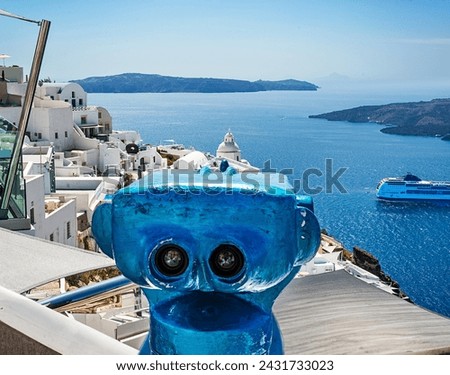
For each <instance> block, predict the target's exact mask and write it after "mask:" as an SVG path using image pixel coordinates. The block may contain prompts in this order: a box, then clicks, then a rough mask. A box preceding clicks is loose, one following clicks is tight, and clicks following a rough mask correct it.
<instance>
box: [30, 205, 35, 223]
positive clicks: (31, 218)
mask: <svg viewBox="0 0 450 375" xmlns="http://www.w3.org/2000/svg"><path fill="white" fill-rule="evenodd" d="M30 222H31V224H33V225H34V224H36V221H35V218H34V207H31V208H30Z"/></svg>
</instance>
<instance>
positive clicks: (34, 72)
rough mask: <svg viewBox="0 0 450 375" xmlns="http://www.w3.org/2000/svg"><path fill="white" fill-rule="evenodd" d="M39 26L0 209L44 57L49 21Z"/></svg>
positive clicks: (6, 198) (11, 181) (6, 199)
mask: <svg viewBox="0 0 450 375" xmlns="http://www.w3.org/2000/svg"><path fill="white" fill-rule="evenodd" d="M39 26H40V29H39V36H38V40H37V43H36V49H35V51H34V57H33V64H32V65H31V71H30V79H29V81H28V85H27V89H26V91H25V99H24V102H23V107H22V112H21V114H20V120H19V127H18V130H17V136H16V140H15V143H14V147H13V150H12V153H11V163H10V165H9V168H8V175H7V177H6V181H5V189H4V192H3V197H2V201H1V207H0V210H7V209H8V205H9V199H10V198H11V192H12V187H13V184H14V177H15V175H16V173H17V168H18V166H19V161H20V158H21V152H22V146H23V141H24V139H25V133H26V130H27V125H28V120H29V118H30V113H31V108H32V106H33V99H34V93H35V91H36V86H37V83H38V79H39V72H40V70H41V65H42V60H43V57H44V50H45V45H46V43H47V37H48V32H49V29H50V21H47V20H42V21H41V22H39Z"/></svg>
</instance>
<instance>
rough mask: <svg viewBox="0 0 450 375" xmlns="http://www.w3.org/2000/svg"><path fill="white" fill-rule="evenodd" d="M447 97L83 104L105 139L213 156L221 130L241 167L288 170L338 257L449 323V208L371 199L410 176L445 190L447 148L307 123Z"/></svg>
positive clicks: (125, 97) (127, 99)
mask: <svg viewBox="0 0 450 375" xmlns="http://www.w3.org/2000/svg"><path fill="white" fill-rule="evenodd" d="M449 96H450V93H449V92H448V90H446V88H443V89H439V88H435V89H429V90H406V91H403V90H393V89H391V90H385V89H383V90H361V89H358V90H355V91H352V90H346V91H342V90H327V89H320V90H318V91H317V92H307V91H305V92H261V93H235V94H234V93H233V94H90V95H89V102H90V103H92V104H96V105H101V106H104V107H106V108H107V109H108V110H109V112H110V113H111V115H112V117H113V128H114V129H118V130H127V129H128V130H137V131H139V132H140V134H141V136H142V139H143V140H144V142H145V143H150V144H159V143H160V142H162V141H163V140H166V139H174V140H176V141H177V142H179V143H183V144H184V145H185V146H194V147H195V148H196V149H198V150H201V151H205V152H206V151H208V152H211V153H215V151H216V149H217V146H218V145H219V143H220V142H221V141H222V140H223V136H224V134H225V133H226V132H227V131H228V130H229V129H231V131H232V132H233V134H234V136H235V139H236V141H237V143H238V144H239V146H240V148H241V151H242V157H243V158H245V159H247V160H249V161H250V162H251V164H253V165H256V166H258V167H263V166H264V165H265V163H267V161H270V166H271V167H272V168H276V169H277V170H278V171H280V170H281V169H286V168H288V169H292V170H291V171H288V172H290V173H289V178H290V180H291V182H292V183H297V182H298V183H299V184H300V187H302V188H303V191H307V192H309V193H312V192H315V190H321V191H320V192H315V194H313V197H314V203H315V212H316V215H317V217H318V219H319V222H320V224H321V226H322V228H326V229H327V231H328V232H329V233H330V234H332V235H333V236H335V237H336V238H337V239H339V240H340V241H342V242H343V243H344V245H345V246H346V247H347V248H349V249H351V248H352V247H353V246H360V247H362V248H364V249H366V250H368V251H370V252H371V253H372V254H374V255H375V256H376V257H377V258H378V259H379V261H380V263H381V266H382V268H383V270H384V271H385V273H387V274H388V275H390V276H391V277H392V278H393V279H394V280H396V281H398V282H399V284H400V286H401V288H402V290H404V291H405V293H406V294H408V295H409V296H410V297H411V299H412V300H413V301H414V302H415V303H416V304H418V305H420V306H422V307H424V308H427V309H430V310H433V311H436V312H438V313H440V314H442V315H446V316H448V317H450V269H449V266H450V236H449V235H450V204H447V203H386V202H381V201H378V200H377V199H376V197H375V188H376V185H377V183H378V182H379V180H381V179H382V178H383V177H388V176H401V175H404V174H405V173H406V172H412V173H414V174H416V175H418V176H419V177H422V178H425V179H433V180H450V163H449V160H450V142H445V141H441V140H440V139H439V138H435V137H413V136H397V135H387V134H383V133H381V132H380V126H379V125H376V124H351V123H346V122H329V121H326V120H319V119H309V118H308V116H309V115H311V114H319V113H323V112H329V111H333V110H339V109H344V108H351V107H355V106H359V105H368V104H387V103H392V102H406V101H420V100H430V99H433V98H439V97H441V98H442V97H449ZM266 165H267V164H266ZM327 165H328V169H329V171H328V172H329V173H328V179H327V177H326V175H327V173H326V168H327ZM341 168H344V169H343V170H341ZM339 171H340V172H339ZM336 173H342V175H341V176H340V177H339V179H338V182H339V184H340V185H339V184H335V186H333V187H332V188H331V189H330V187H329V186H328V188H327V182H328V185H329V183H330V178H332V176H333V175H335V176H338V174H336ZM308 176H309V177H308ZM306 177H308V178H307V181H308V184H307V185H305V178H306Z"/></svg>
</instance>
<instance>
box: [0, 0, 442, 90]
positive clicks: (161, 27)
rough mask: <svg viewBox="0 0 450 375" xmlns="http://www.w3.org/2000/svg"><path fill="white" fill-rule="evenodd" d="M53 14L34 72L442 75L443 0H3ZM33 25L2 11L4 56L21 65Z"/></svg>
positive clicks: (404, 78)
mask: <svg viewBox="0 0 450 375" xmlns="http://www.w3.org/2000/svg"><path fill="white" fill-rule="evenodd" d="M0 9H3V10H5V11H8V12H11V13H14V14H17V15H20V16H24V17H27V18H30V19H35V20H41V19H47V20H49V21H51V28H50V35H49V39H48V42H47V48H46V52H45V58H44V63H43V66H42V69H41V77H42V78H46V77H49V78H51V79H52V80H56V81H59V82H65V81H68V80H71V79H82V78H86V77H91V76H105V75H113V74H121V73H129V72H136V73H152V74H161V75H169V76H183V77H215V78H235V79H245V80H251V81H253V80H258V79H265V80H279V79H287V78H293V79H299V80H306V81H309V82H313V83H315V82H316V81H320V80H321V79H323V78H324V77H329V76H330V75H332V77H338V78H340V79H344V78H345V79H351V80H357V81H358V80H359V81H396V82H397V81H398V82H408V81H409V82H411V81H417V82H434V83H443V82H444V83H445V82H447V83H450V1H447V0H433V1H431V0H421V1H419V0H389V1H388V0H372V1H369V0H359V1H356V0H347V1H343V0H341V1H337V0H336V1H333V0H328V1H323V0H271V1H269V0H259V1H256V0H226V1H224V0H220V1H219V0H209V1H206V0H184V1H182V0H129V1H123V0H122V1H117V0H108V1H107V0H98V1H97V0H90V1H86V0H78V1H73V0H72V1H68V0H39V1H37V0H35V1H32V0H28V1H26V0H14V1H13V0H7V1H2V0H0ZM38 31H39V27H38V26H37V25H36V24H33V23H27V22H23V21H19V20H16V19H11V18H8V17H0V35H1V37H0V54H2V53H4V54H7V55H10V56H11V57H10V58H8V59H5V60H4V61H1V60H0V62H1V63H3V62H4V63H5V64H6V65H12V64H16V65H20V66H23V67H24V69H25V73H27V72H29V68H30V65H31V61H32V56H33V53H34V47H35V44H36V39H37V35H38Z"/></svg>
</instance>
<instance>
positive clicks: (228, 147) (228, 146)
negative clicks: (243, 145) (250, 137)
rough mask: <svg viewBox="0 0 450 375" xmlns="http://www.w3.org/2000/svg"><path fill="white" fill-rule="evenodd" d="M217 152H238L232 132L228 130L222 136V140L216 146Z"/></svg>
mask: <svg viewBox="0 0 450 375" xmlns="http://www.w3.org/2000/svg"><path fill="white" fill-rule="evenodd" d="M217 152H218V153H219V152H226V153H228V152H240V149H239V146H238V144H237V143H236V142H235V141H234V136H233V133H231V132H228V133H227V134H225V137H224V138H223V142H222V143H221V144H220V145H219V147H218V148H217Z"/></svg>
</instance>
